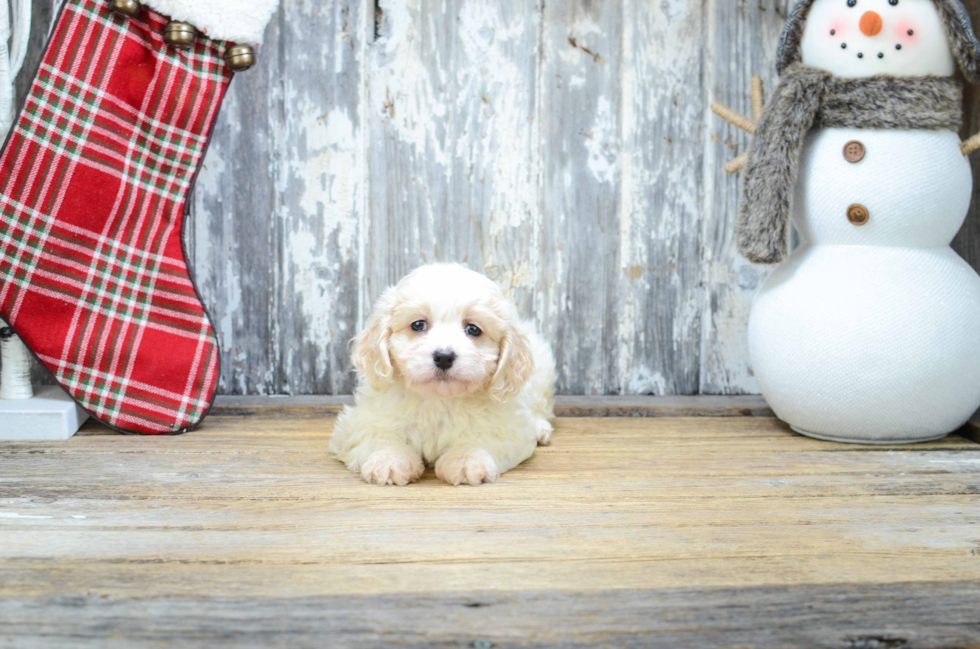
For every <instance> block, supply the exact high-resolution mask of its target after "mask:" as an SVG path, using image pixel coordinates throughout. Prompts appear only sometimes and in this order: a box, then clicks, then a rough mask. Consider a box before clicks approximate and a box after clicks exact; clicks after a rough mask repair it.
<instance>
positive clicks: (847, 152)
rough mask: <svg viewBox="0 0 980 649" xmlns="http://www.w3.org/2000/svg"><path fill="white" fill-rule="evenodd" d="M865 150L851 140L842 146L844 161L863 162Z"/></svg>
mask: <svg viewBox="0 0 980 649" xmlns="http://www.w3.org/2000/svg"><path fill="white" fill-rule="evenodd" d="M865 153H867V150H866V149H865V148H864V145H863V144H861V143H860V142H858V141H857V140H851V141H850V142H848V143H847V144H845V145H844V159H845V160H847V161H848V162H850V163H857V162H861V161H862V160H864V154H865Z"/></svg>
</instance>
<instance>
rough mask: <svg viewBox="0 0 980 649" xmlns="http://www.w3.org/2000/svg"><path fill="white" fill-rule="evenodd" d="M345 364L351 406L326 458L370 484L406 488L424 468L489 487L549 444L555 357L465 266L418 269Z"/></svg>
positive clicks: (387, 299) (386, 298)
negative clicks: (350, 365) (352, 387)
mask: <svg viewBox="0 0 980 649" xmlns="http://www.w3.org/2000/svg"><path fill="white" fill-rule="evenodd" d="M353 362H354V366H355V367H356V368H357V372H358V388H357V391H356V394H355V405H354V406H353V407H348V408H345V409H344V412H343V413H342V414H341V415H340V417H338V419H337V422H336V425H335V426H334V432H333V437H332V438H331V439H330V452H331V454H332V455H333V456H334V457H335V458H337V459H338V460H340V461H341V462H343V463H344V464H346V465H347V467H348V468H349V469H350V470H352V471H358V472H360V474H361V477H362V478H364V480H365V481H367V482H370V483H373V484H380V485H392V484H393V485H407V484H409V483H411V482H414V481H415V480H418V479H419V478H420V477H421V476H422V473H423V471H424V470H425V467H426V465H429V466H434V467H435V470H436V475H437V476H439V478H440V479H442V480H443V481H445V482H448V483H450V484H453V485H461V484H470V485H478V484H481V483H483V482H493V481H495V480H496V479H497V478H498V477H499V476H500V474H502V473H504V472H505V471H509V470H510V469H513V468H514V467H515V466H517V465H518V464H520V463H521V462H523V461H524V460H526V459H528V458H529V457H531V454H532V453H534V449H535V448H536V447H537V445H538V444H547V443H548V442H549V441H550V439H551V432H552V427H551V421H550V420H551V419H553V418H554V410H553V396H554V383H555V361H554V358H553V356H552V354H551V350H550V349H549V348H548V346H547V345H546V344H545V343H544V341H543V340H542V339H541V338H540V336H538V334H537V333H535V332H534V331H533V330H532V328H531V327H530V326H529V325H528V324H526V323H523V322H521V321H520V320H519V319H518V317H517V311H516V309H515V308H514V306H513V305H512V304H511V303H510V302H509V301H507V299H506V298H504V295H503V293H502V292H501V291H500V288H499V287H498V286H497V285H496V284H494V283H493V282H492V281H490V280H489V279H487V278H486V277H484V276H483V275H480V274H479V273H475V272H473V271H471V270H467V269H466V268H463V267H462V266H458V265H455V264H435V265H431V266H423V267H421V268H418V269H417V270H415V271H414V272H412V273H411V274H409V275H408V276H407V277H405V278H404V279H403V280H402V281H401V282H399V284H398V285H397V286H395V287H393V288H389V289H388V290H387V291H385V293H384V294H383V295H382V296H381V299H380V300H378V303H377V304H376V305H375V308H374V311H373V313H372V314H371V317H370V319H369V321H368V324H367V328H366V329H365V330H364V331H363V332H361V333H360V334H359V335H358V336H357V338H355V339H354V349H353Z"/></svg>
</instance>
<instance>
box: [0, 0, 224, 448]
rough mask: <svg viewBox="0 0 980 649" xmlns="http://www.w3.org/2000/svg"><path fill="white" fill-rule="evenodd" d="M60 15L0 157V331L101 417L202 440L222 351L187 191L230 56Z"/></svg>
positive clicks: (92, 1)
mask: <svg viewBox="0 0 980 649" xmlns="http://www.w3.org/2000/svg"><path fill="white" fill-rule="evenodd" d="M167 22H168V20H167V19H166V18H165V17H164V16H161V15H159V14H156V13H154V12H152V11H150V10H148V9H146V8H144V9H143V10H142V11H141V12H140V16H139V17H138V18H136V19H129V18H124V17H120V16H117V15H115V14H113V13H111V12H110V11H109V9H108V2H107V0H66V2H65V6H64V8H63V10H62V13H61V15H60V17H59V19H58V23H57V27H56V29H55V31H54V33H53V35H52V37H51V41H50V43H49V44H48V47H47V51H46V53H45V55H44V60H43V61H42V63H41V66H40V68H39V70H38V74H37V78H36V79H35V80H34V83H33V85H32V87H31V91H30V96H29V97H28V98H27V101H26V104H25V107H24V109H23V111H22V112H21V114H20V116H19V117H18V119H17V121H16V122H15V124H14V127H13V130H12V132H11V134H10V136H9V138H8V141H7V143H6V145H5V147H4V149H3V153H2V156H0V316H2V317H3V318H4V319H5V320H7V322H9V323H10V325H11V326H13V327H14V329H15V330H16V331H17V333H18V334H20V336H21V338H23V340H24V342H25V343H27V345H28V346H29V347H30V348H31V349H32V350H33V351H34V353H35V354H37V356H38V358H39V359H40V360H41V361H42V362H43V363H44V364H45V365H46V366H47V367H48V369H50V370H51V372H52V373H53V374H54V376H55V378H56V379H57V380H58V381H59V382H60V383H61V385H62V386H64V387H65V389H67V390H68V392H69V393H70V394H71V395H72V396H73V397H74V398H75V399H76V400H77V401H78V402H79V403H80V404H81V405H82V406H83V407H84V408H85V409H86V410H88V411H89V412H90V413H91V414H93V415H94V416H95V417H97V418H98V419H101V420H102V421H104V422H106V423H108V424H110V425H111V426H114V427H116V428H118V429H120V430H122V431H125V432H135V433H169V432H177V431H182V430H185V429H187V428H188V427H191V426H193V425H195V424H197V423H198V422H199V421H200V420H201V419H202V418H203V417H204V415H205V414H206V413H207V411H208V409H209V407H210V404H211V402H212V400H213V398H214V393H215V389H216V385H217V380H218V347H217V343H216V340H215V336H214V331H213V330H212V328H211V324H210V322H209V320H208V316H207V314H206V313H205V311H204V308H203V307H202V305H201V301H200V298H199V297H198V295H197V292H196V290H195V288H194V285H193V283H192V282H191V279H190V276H189V275H188V272H187V265H186V263H185V260H184V253H183V248H182V246H181V226H182V223H183V214H184V206H185V201H186V198H187V194H188V191H189V189H190V186H191V183H192V182H193V179H194V176H195V174H196V172H197V169H198V166H199V165H200V162H201V158H202V156H203V155H204V150H205V148H206V145H207V140H208V136H209V135H210V133H211V127H212V125H213V124H214V120H215V118H216V116H217V114H218V108H219V107H220V105H221V101H222V99H223V97H224V94H225V90H226V89H227V87H228V83H229V81H230V79H231V74H232V73H231V72H230V71H229V70H228V68H227V66H226V65H225V62H224V60H223V54H224V49H225V47H226V44H225V43H222V42H217V41H212V40H208V39H206V38H200V39H198V43H197V44H196V45H195V46H194V47H193V48H192V49H190V50H183V51H181V50H176V49H174V48H172V47H170V46H168V45H167V44H166V43H165V42H164V41H163V38H162V36H161V33H162V31H163V28H164V26H165V25H166V24H167Z"/></svg>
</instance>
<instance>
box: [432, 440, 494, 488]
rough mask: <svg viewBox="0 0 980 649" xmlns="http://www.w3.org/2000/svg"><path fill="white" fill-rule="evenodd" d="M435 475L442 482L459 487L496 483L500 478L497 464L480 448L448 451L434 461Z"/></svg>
mask: <svg viewBox="0 0 980 649" xmlns="http://www.w3.org/2000/svg"><path fill="white" fill-rule="evenodd" d="M436 475H437V476H439V479H440V480H442V481H443V482H448V483H449V484H451V485H456V486H459V485H461V484H468V485H474V486H475V485H478V484H483V483H484V482H496V481H497V478H499V477H500V469H498V468H497V462H496V461H495V460H494V459H493V456H492V455H490V453H488V452H487V451H484V450H483V449H482V448H477V449H472V450H468V451H449V452H448V453H446V454H445V455H443V456H442V457H440V458H439V459H438V460H436Z"/></svg>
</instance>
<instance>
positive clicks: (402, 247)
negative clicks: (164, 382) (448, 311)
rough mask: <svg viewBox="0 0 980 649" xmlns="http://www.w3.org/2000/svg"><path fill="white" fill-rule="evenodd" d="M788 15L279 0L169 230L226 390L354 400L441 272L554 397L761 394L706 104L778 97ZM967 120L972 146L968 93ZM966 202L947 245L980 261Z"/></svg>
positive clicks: (755, 4)
mask: <svg viewBox="0 0 980 649" xmlns="http://www.w3.org/2000/svg"><path fill="white" fill-rule="evenodd" d="M51 4H52V0H37V1H36V3H35V6H36V12H35V13H36V25H37V26H38V28H37V29H36V30H35V35H34V48H33V50H32V54H31V57H30V59H29V62H28V69H33V65H34V64H36V61H37V59H38V56H39V53H40V47H41V45H42V42H43V34H42V31H43V29H44V28H45V27H46V26H47V25H48V24H49V23H50V16H51ZM791 4H792V2H791V0H665V1H663V2H653V1H652V0H604V1H599V0H547V2H545V1H544V0H377V2H376V1H375V0H283V5H282V7H281V9H280V11H279V13H278V15H277V16H276V18H275V19H274V21H273V23H272V24H271V25H270V26H269V28H268V30H267V32H266V42H265V44H264V45H263V47H262V49H261V52H260V58H261V65H260V66H258V67H257V68H256V69H254V70H251V71H249V72H248V73H245V74H242V75H240V76H239V78H237V79H236V80H235V82H234V84H233V86H232V91H231V93H230V96H229V98H228V101H227V103H226V105H225V107H224V109H223V113H222V115H221V118H220V120H219V123H218V126H217V129H216V133H215V137H214V142H213V143H212V146H211V149H210V151H209V152H208V156H207V160H206V162H205V168H204V170H203V171H202V173H201V176H200V178H199V182H198V186H197V188H196V192H195V197H194V203H193V211H194V215H193V219H192V221H191V222H190V223H189V224H188V226H187V228H186V229H185V237H186V240H187V246H188V251H189V254H190V255H191V259H190V262H191V265H192V267H193V268H194V271H195V273H196V277H197V281H198V285H199V287H200V289H201V292H202V294H203V296H204V300H205V302H206V304H207V306H208V308H209V310H210V312H211V314H212V316H213V317H214V320H215V324H216V327H217V329H218V333H219V337H220V339H221V347H222V352H223V366H222V382H221V387H222V389H223V391H224V392H226V393H232V394H251V393H259V394H267V393H268V394H278V393H289V394H306V393H347V392H350V390H351V389H352V385H353V376H352V375H351V373H350V371H349V367H348V353H347V341H348V340H349V339H350V338H351V337H352V336H353V335H354V333H355V332H356V330H357V329H358V327H359V326H360V325H361V323H362V322H363V320H364V317H365V315H366V313H367V311H368V310H369V309H370V305H371V302H372V301H373V300H374V298H375V297H377V295H378V294H379V293H380V292H381V291H382V290H383V289H384V288H385V287H386V286H387V285H389V284H390V283H392V282H394V281H396V280H397V279H398V278H399V277H400V276H401V275H403V274H404V273H406V272H407V271H409V270H411V269H412V268H413V267H414V266H416V265H417V264H419V263H423V262H431V261H437V260H438V261H458V262H461V263H464V264H467V265H469V266H470V267H472V268H475V269H477V270H480V271H483V272H486V273H487V274H488V275H490V276H491V277H493V278H494V279H496V280H497V281H499V282H500V283H501V284H502V285H503V286H504V287H505V288H506V289H507V291H508V292H509V293H510V294H511V295H512V296H513V297H514V299H515V300H516V301H517V303H518V305H519V307H520V308H521V310H522V311H523V312H524V313H526V314H528V315H529V316H533V317H534V319H535V320H536V321H537V323H538V325H539V326H540V327H541V329H542V330H543V332H544V333H545V334H546V335H547V336H548V337H549V338H550V339H551V340H552V341H553V344H554V347H555V352H556V357H557V360H558V365H559V377H560V378H559V382H560V390H561V391H562V392H564V393H567V394H646V393H654V394H691V393H697V392H702V393H709V394H732V393H753V392H755V391H757V386H756V383H755V381H754V379H753V377H752V372H751V368H750V365H749V361H748V353H747V349H746V344H745V326H746V321H747V318H748V313H749V308H750V304H751V298H752V295H753V294H754V293H755V291H756V289H757V288H758V287H759V286H760V284H761V283H762V282H763V281H764V280H765V277H766V270H765V269H763V268H760V267H757V266H753V265H751V264H749V263H747V262H745V261H744V260H741V259H740V258H738V257H737V255H736V254H735V253H734V250H733V246H732V219H733V215H734V213H735V208H736V205H737V201H738V196H739V181H738V179H737V178H734V177H730V176H728V175H726V174H725V173H724V171H723V170H722V166H723V164H724V162H725V161H726V160H727V159H729V158H730V157H733V156H734V155H736V154H737V153H739V152H741V151H744V149H745V146H746V144H747V142H748V140H747V138H746V136H744V135H743V134H742V133H740V132H738V131H737V130H735V129H733V128H731V127H728V126H727V125H726V124H724V123H723V122H721V120H719V119H717V118H716V117H715V116H714V115H712V114H711V112H710V110H709V108H708V107H709V105H710V103H711V101H713V100H718V101H722V102H724V103H728V104H730V105H732V106H733V107H735V108H737V109H739V110H741V111H742V112H744V113H747V114H748V113H749V112H750V99H749V78H750V77H751V76H752V75H753V74H761V75H762V76H763V77H764V78H766V80H767V82H768V84H769V87H770V88H771V87H772V86H773V84H774V82H775V75H774V54H775V44H776V41H777V39H778V37H779V34H780V32H781V30H782V27H783V24H784V21H785V16H786V14H787V10H788V8H789V6H791ZM968 5H969V6H970V10H971V12H972V13H973V15H974V19H975V21H977V20H980V0H969V1H968ZM978 24H980V22H978ZM27 81H28V79H27V75H25V74H22V75H21V78H20V80H19V88H20V89H21V90H22V91H23V90H24V89H26V84H27ZM967 107H968V111H969V115H968V119H967V122H968V129H967V130H969V131H970V132H971V133H972V132H973V131H976V130H980V110H978V109H980V94H978V93H977V92H976V91H971V93H970V96H969V99H968V102H967ZM976 192H977V198H978V200H975V201H974V210H973V213H972V214H971V216H970V218H969V219H968V221H967V225H966V227H965V228H964V230H963V232H962V233H961V235H960V237H959V239H958V240H957V244H956V247H957V250H958V251H959V252H960V253H961V254H963V255H964V257H966V259H967V260H968V261H970V262H971V263H972V264H974V266H975V267H980V220H978V218H977V217H978V210H977V205H980V182H978V183H977V189H976Z"/></svg>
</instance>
